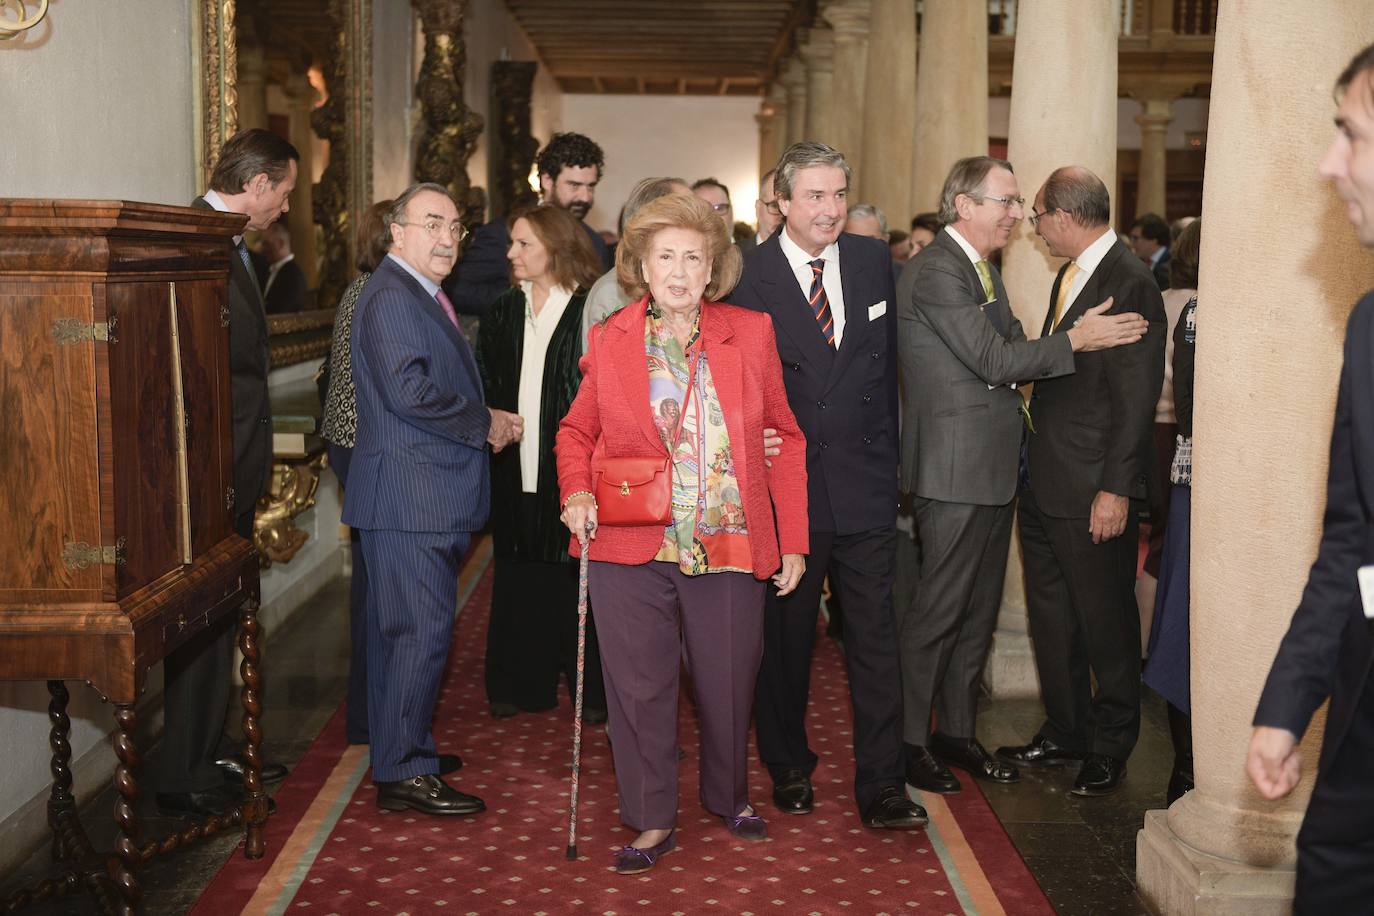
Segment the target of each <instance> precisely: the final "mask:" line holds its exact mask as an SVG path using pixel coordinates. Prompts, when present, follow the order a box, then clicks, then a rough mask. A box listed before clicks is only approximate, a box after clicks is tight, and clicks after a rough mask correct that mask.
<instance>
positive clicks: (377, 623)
mask: <svg viewBox="0 0 1374 916" xmlns="http://www.w3.org/2000/svg"><path fill="white" fill-rule="evenodd" d="M470 538H471V536H470V535H468V534H465V533H462V532H412V531H387V530H381V529H378V530H374V531H367V530H364V531H363V532H362V541H363V555H364V557H365V558H366V560H367V572H368V591H367V670H368V679H367V718H368V722H369V723H370V724H371V735H370V737H371V739H372V742H371V745H370V749H371V754H372V778H373V780H374V781H376V782H395V781H397V780H401V779H409V778H411V777H412V776H423V775H425V774H437V773H438V772H439V757H438V754H437V752H436V751H435V749H434V735H433V733H432V726H433V721H434V704H435V701H436V700H438V698H439V681H440V679H441V678H442V677H443V674H444V664H445V662H447V661H448V650H449V644H450V643H452V641H453V621H454V615H455V614H456V613H457V610H458V608H457V604H458V562H459V561H460V560H461V559H462V558H463V552H464V551H466V550H467V546H468V541H469V540H470Z"/></svg>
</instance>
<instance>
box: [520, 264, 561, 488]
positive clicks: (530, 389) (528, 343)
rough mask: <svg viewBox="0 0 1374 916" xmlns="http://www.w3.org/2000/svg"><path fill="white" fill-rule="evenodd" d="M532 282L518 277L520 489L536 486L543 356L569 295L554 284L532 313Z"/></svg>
mask: <svg viewBox="0 0 1374 916" xmlns="http://www.w3.org/2000/svg"><path fill="white" fill-rule="evenodd" d="M533 290H534V284H533V283H531V282H530V281H529V280H521V281H520V291H521V292H523V293H524V294H525V344H524V348H523V349H522V350H521V351H520V398H519V402H518V404H517V410H516V412H517V413H519V414H520V416H521V417H523V418H524V420H525V434H524V436H522V437H521V439H520V490H521V492H524V493H534V492H535V491H536V490H537V489H538V488H539V411H540V408H541V407H542V405H543V398H544V357H545V355H546V354H547V353H548V352H549V341H550V340H552V339H553V332H554V330H555V329H556V328H557V327H558V322H559V321H560V320H561V319H562V318H563V312H564V311H566V310H567V308H568V300H570V299H572V290H568V289H564V288H563V287H561V286H555V287H554V288H553V289H551V290H549V297H548V298H547V299H545V300H544V307H543V308H542V309H540V310H539V314H538V315H536V314H534V306H533V302H534V299H533Z"/></svg>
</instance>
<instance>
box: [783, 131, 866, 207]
mask: <svg viewBox="0 0 1374 916" xmlns="http://www.w3.org/2000/svg"><path fill="white" fill-rule="evenodd" d="M819 165H831V166H834V167H835V168H838V169H840V170H841V171H843V172H844V183H845V187H848V186H849V184H850V182H851V181H853V180H854V170H853V169H851V168H850V167H849V163H848V162H845V161H844V154H843V153H841V152H840V151H839V150H837V149H835V148H834V147H833V146H826V145H825V144H824V143H818V142H816V141H815V140H802V141H801V142H799V143H793V144H792V145H791V146H789V147H788V148H787V149H785V150H783V153H782V158H781V159H779V160H778V165H777V169H776V174H774V175H773V194H774V195H775V196H777V197H781V198H782V199H784V200H791V199H792V181H793V180H794V179H795V178H796V177H797V173H798V172H800V171H801V170H802V169H810V168H815V167H816V166H819Z"/></svg>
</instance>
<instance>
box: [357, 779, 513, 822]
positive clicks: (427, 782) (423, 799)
mask: <svg viewBox="0 0 1374 916" xmlns="http://www.w3.org/2000/svg"><path fill="white" fill-rule="evenodd" d="M377 807H378V808H382V809H383V810H386V811H404V810H406V809H407V808H409V809H410V810H412V811H419V812H420V813H421V814H455V815H463V814H479V813H481V812H483V811H485V810H487V806H486V803H484V802H483V801H482V799H480V798H478V797H477V796H476V795H468V794H466V793H464V792H459V791H458V790H457V789H455V788H453V787H452V786H450V785H449V784H448V783H446V782H444V781H443V780H442V779H440V778H439V777H438V776H435V775H433V774H426V775H424V776H412V777H411V778H410V779H402V780H399V781H397V782H379V783H377Z"/></svg>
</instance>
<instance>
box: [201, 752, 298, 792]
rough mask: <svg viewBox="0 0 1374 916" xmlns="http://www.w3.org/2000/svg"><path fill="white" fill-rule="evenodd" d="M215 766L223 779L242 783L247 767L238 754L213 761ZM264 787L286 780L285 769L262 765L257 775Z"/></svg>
mask: <svg viewBox="0 0 1374 916" xmlns="http://www.w3.org/2000/svg"><path fill="white" fill-rule="evenodd" d="M215 766H217V767H219V768H220V771H221V772H222V773H224V778H225V779H229V780H233V781H234V782H242V781H243V773H244V771H245V770H246V769H247V768H248V765H247V764H245V763H244V762H243V758H242V757H240V756H239V755H238V754H231V755H229V756H228V757H221V758H220V759H219V760H216V761H215ZM258 775H259V778H261V779H262V782H263V784H264V785H271V784H272V783H274V782H281V781H282V780H283V779H285V778H286V767H285V766H283V765H282V764H280V763H264V764H263V765H262V772H261V773H259V774H258Z"/></svg>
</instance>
